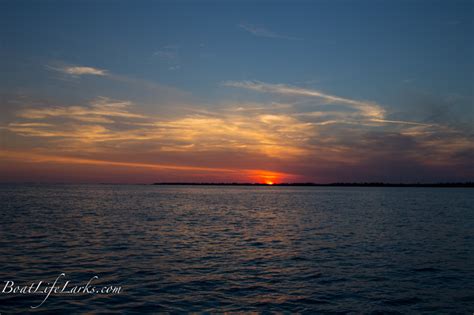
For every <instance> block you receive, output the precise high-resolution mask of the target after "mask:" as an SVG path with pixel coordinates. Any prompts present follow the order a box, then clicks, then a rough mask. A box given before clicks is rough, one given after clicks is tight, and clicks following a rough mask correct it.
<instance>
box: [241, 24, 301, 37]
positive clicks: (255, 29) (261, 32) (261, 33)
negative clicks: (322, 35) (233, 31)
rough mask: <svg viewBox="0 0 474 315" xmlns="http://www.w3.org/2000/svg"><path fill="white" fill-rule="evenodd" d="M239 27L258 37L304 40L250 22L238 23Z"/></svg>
mask: <svg viewBox="0 0 474 315" xmlns="http://www.w3.org/2000/svg"><path fill="white" fill-rule="evenodd" d="M238 27H240V28H241V29H243V30H245V31H247V32H249V33H250V34H252V35H254V36H257V37H267V38H282V39H289V40H302V39H301V38H298V37H292V36H286V35H282V34H278V33H275V32H273V31H270V30H268V29H266V28H264V27H260V26H256V25H252V24H249V23H240V24H238Z"/></svg>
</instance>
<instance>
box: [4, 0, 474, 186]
mask: <svg viewBox="0 0 474 315" xmlns="http://www.w3.org/2000/svg"><path fill="white" fill-rule="evenodd" d="M0 21H1V26H2V27H1V29H0V83H1V84H0V182H71V183H76V182H77V183H82V182H91V183H94V182H97V183H104V182H106V183H152V182H170V181H174V182H175V181H189V182H233V181H236V182H270V181H271V182H301V181H312V182H320V183H324V182H341V181H350V182H354V181H357V182H365V181H384V182H435V181H436V182H437V181H468V180H474V167H473V162H472V161H474V128H473V127H474V111H473V107H474V105H473V104H474V103H473V101H474V92H473V91H474V41H473V38H474V22H473V21H474V2H473V1H455V0H454V1H453V0H451V1H219V2H217V1H215V2H211V1H193V2H191V1H171V0H170V1H21V0H20V1H0Z"/></svg>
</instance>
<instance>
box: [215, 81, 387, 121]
mask: <svg viewBox="0 0 474 315" xmlns="http://www.w3.org/2000/svg"><path fill="white" fill-rule="evenodd" d="M223 85H224V86H229V87H236V88H243V89H249V90H254V91H258V92H264V93H277V94H283V95H294V96H306V97H316V98H320V99H322V100H324V101H326V102H327V103H328V104H333V103H336V104H344V105H348V106H350V107H353V108H355V109H357V110H359V111H360V112H361V113H362V114H363V115H364V116H366V117H369V118H374V119H375V118H376V119H383V118H384V116H385V110H384V109H383V108H382V107H381V106H380V105H378V104H376V103H374V102H367V101H359V100H353V99H349V98H344V97H340V96H335V95H331V94H327V93H324V92H321V91H317V90H311V89H305V88H299V87H294V86H289V85H285V84H270V83H264V82H259V81H227V82H224V83H223Z"/></svg>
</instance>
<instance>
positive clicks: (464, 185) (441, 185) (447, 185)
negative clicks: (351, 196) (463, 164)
mask: <svg viewBox="0 0 474 315" xmlns="http://www.w3.org/2000/svg"><path fill="white" fill-rule="evenodd" d="M152 185H162V186H165V185H175V186H184V185H186V186H283V187H288V186H303V187H439V188H474V182H465V183H429V184H421V183H414V184H406V183H397V184H389V183H328V184H317V183H276V184H271V185H270V184H262V183H186V182H171V183H166V182H165V183H153V184H152Z"/></svg>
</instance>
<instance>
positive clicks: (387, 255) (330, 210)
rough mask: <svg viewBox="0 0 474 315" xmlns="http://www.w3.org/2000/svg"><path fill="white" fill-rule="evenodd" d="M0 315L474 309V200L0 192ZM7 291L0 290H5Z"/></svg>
mask: <svg viewBox="0 0 474 315" xmlns="http://www.w3.org/2000/svg"><path fill="white" fill-rule="evenodd" d="M0 205H1V223H0V228H1V229H0V236H1V237H0V285H1V287H0V290H1V289H3V287H4V285H5V281H9V280H10V281H14V282H15V284H19V285H20V284H21V285H26V284H29V283H32V282H38V281H39V280H43V281H45V282H48V281H49V282H52V281H53V280H54V279H55V278H57V277H58V275H59V274H60V273H62V272H64V273H65V274H66V279H67V280H70V281H71V283H77V284H83V283H84V282H87V280H88V279H90V278H91V277H92V276H94V275H97V276H99V279H97V280H95V283H97V284H99V285H114V286H120V287H121V288H122V291H121V292H120V293H119V294H110V295H108V294H106V295H101V294H86V293H84V294H74V295H66V294H61V293H58V294H54V293H53V294H52V295H51V296H50V297H49V298H48V299H47V300H46V301H45V302H44V304H43V305H41V306H40V307H38V308H36V309H32V308H30V307H31V306H35V305H38V304H39V303H40V302H41V301H42V300H43V299H44V294H39V293H36V294H5V293H1V291H0V313H2V314H10V313H25V312H40V313H41V312H67V313H86V312H87V313H91V314H93V313H137V314H138V313H147V312H149V313H151V312H174V313H175V312H184V311H186V312H188V311H195V312H224V311H260V312H266V311H269V312H272V311H275V312H302V313H304V312H306V313H314V312H318V313H333V312H338V313H350V312H354V313H377V312H380V313H390V312H395V313H407V312H408V313H413V312H416V313H418V312H426V313H461V314H472V312H474V236H473V234H474V233H473V231H474V194H473V190H472V189H455V188H452V189H450V188H448V189H444V188H344V187H339V188H324V187H218V186H209V187H206V186H189V187H188V186H114V185H51V186H36V185H0ZM7 291H8V290H7Z"/></svg>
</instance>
